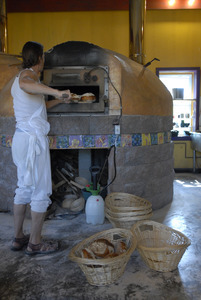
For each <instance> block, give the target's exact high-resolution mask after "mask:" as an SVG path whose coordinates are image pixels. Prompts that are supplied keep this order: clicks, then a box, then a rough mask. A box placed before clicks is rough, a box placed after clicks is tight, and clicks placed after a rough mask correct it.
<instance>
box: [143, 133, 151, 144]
mask: <svg viewBox="0 0 201 300" xmlns="http://www.w3.org/2000/svg"><path fill="white" fill-rule="evenodd" d="M150 145H151V136H150V133H142V146H150Z"/></svg>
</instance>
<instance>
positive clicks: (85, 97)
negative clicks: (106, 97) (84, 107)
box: [80, 93, 96, 101]
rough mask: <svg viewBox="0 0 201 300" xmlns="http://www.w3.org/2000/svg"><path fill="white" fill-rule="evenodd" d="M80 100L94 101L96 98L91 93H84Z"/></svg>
mask: <svg viewBox="0 0 201 300" xmlns="http://www.w3.org/2000/svg"><path fill="white" fill-rule="evenodd" d="M80 100H81V101H95V100H96V96H95V95H94V94H92V93H85V94H83V95H81V97H80Z"/></svg>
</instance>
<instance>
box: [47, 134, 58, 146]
mask: <svg viewBox="0 0 201 300" xmlns="http://www.w3.org/2000/svg"><path fill="white" fill-rule="evenodd" d="M49 147H50V149H57V138H56V136H49Z"/></svg>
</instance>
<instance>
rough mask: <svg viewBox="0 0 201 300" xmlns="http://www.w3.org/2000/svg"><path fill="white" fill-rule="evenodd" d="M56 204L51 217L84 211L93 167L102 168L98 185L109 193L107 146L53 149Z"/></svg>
mask: <svg viewBox="0 0 201 300" xmlns="http://www.w3.org/2000/svg"><path fill="white" fill-rule="evenodd" d="M50 155H51V169H52V195H51V200H52V204H51V207H50V209H49V212H48V213H49V215H51V218H63V217H65V216H72V215H76V214H78V213H82V212H84V208H85V204H86V199H85V197H86V194H85V192H84V190H85V188H86V185H87V184H92V183H93V176H92V173H91V171H90V167H92V166H97V167H100V172H99V174H98V175H97V178H96V179H97V184H99V185H100V190H102V191H103V193H102V194H101V196H102V197H103V198H105V197H106V195H107V189H104V187H106V186H107V182H108V161H107V155H108V150H107V149H64V150H61V149H58V150H51V151H50Z"/></svg>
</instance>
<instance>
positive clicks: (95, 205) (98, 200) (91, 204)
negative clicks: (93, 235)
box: [85, 195, 105, 225]
mask: <svg viewBox="0 0 201 300" xmlns="http://www.w3.org/2000/svg"><path fill="white" fill-rule="evenodd" d="M85 213H86V222H87V223H88V224H93V225H96V224H103V223H104V221H105V211H104V200H103V198H102V197H101V196H99V195H97V196H93V195H92V196H90V197H89V198H88V199H87V203H86V206H85Z"/></svg>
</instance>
